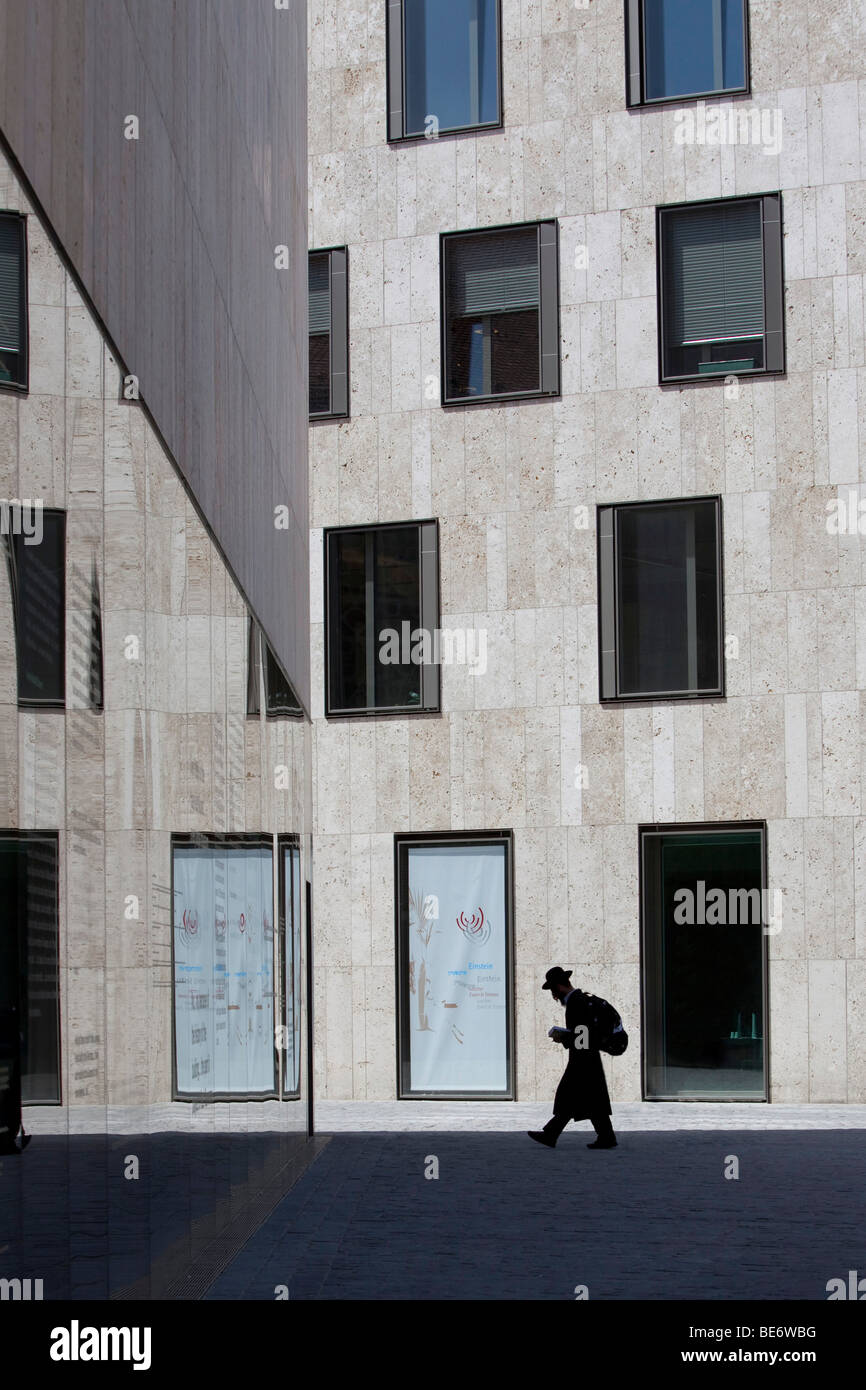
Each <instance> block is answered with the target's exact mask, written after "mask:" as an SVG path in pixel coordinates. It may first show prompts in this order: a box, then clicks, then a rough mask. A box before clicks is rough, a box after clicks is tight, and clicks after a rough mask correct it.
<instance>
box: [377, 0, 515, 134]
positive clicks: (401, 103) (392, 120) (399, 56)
mask: <svg viewBox="0 0 866 1390" xmlns="http://www.w3.org/2000/svg"><path fill="white" fill-rule="evenodd" d="M496 39H497V42H496V48H497V56H496V63H497V81H498V83H499V102H498V105H499V119H498V120H496V121H484V122H482V123H481V124H479V125H466V126H453V127H449V128H448V129H447V130H442V129H440V130H439V131H438V133H437V136H436V139H437V140H443V139H446V138H449V137H452V138H454V137H459V136H461V135H465V134H467V133H469V132H480V131H485V130H503V129H504V126H505V117H504V112H503V105H504V103H503V85H502V75H503V64H502V0H496ZM403 50H404V26H403V0H388V9H387V15H386V22H385V129H386V131H387V133H388V134H387V138H388V144H389V145H405V144H408V143H410V142H412V143H416V142H418V141H421V142H422V143H423V142H424V141H426V142H427V143H430V140H431V139H432V137H428V136H426V135H425V134H424V133H423V131H422V132H420V133H419V134H413V135H407V134H406V133H405V125H406V120H405V117H406V75H405V71H404V61H403ZM395 95H396V96H397V97H398V100H397V101H395V100H394V96H395Z"/></svg>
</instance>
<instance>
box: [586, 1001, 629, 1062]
mask: <svg viewBox="0 0 866 1390" xmlns="http://www.w3.org/2000/svg"><path fill="white" fill-rule="evenodd" d="M584 998H585V1000H586V1002H587V1005H588V1006H589V1010H590V1014H591V1023H590V1037H591V1038H592V1044H593V1046H594V1047H597V1048H598V1050H599V1052H607V1053H608V1054H609V1055H610V1056H611V1057H621V1056H622V1054H623V1053H624V1052H625V1050H626V1048H627V1047H628V1033H627V1032H626V1031H625V1029H624V1028H623V1026H622V1019H621V1018H620V1016H619V1014H618V1013H617V1011H616V1009H615V1008H614V1007H613V1004H609V1003H608V1002H607V1000H606V999H600V998H599V996H598V995H597V994H585V995H584Z"/></svg>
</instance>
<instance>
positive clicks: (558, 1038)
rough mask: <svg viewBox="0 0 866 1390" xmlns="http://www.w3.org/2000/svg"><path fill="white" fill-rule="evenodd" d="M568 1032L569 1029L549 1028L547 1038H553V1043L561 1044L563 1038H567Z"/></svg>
mask: <svg viewBox="0 0 866 1390" xmlns="http://www.w3.org/2000/svg"><path fill="white" fill-rule="evenodd" d="M570 1032H571V1029H570V1028H551V1030H550V1032H549V1033H548V1035H547V1036H548V1037H549V1038H553V1041H554V1042H562V1040H563V1038H567V1037H568V1036H569V1034H570Z"/></svg>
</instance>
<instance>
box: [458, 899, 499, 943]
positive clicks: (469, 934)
mask: <svg viewBox="0 0 866 1390" xmlns="http://www.w3.org/2000/svg"><path fill="white" fill-rule="evenodd" d="M456 920H457V925H458V927H459V928H460V930H461V931H462V933H463V935H464V936H465V937H466V939H467V941H469V942H471V943H472V945H473V946H484V945H485V944H486V943H487V942H488V941H489V940H490V930H491V928H490V923H489V922H488V921H487V919H486V918H485V916H484V909H483V908H481V907H479V909H478V911H477V912H473V913H472V916H471V917H467V916H466V913H465V912H461V913H460V915H459V917H458V918H457V919H456Z"/></svg>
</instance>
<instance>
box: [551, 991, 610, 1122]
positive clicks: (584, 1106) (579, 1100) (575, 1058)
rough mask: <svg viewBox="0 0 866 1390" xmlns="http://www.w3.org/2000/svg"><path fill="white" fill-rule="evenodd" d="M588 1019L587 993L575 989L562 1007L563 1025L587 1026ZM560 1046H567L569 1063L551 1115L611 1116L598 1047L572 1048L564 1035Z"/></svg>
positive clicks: (557, 1091) (571, 1117)
mask: <svg viewBox="0 0 866 1390" xmlns="http://www.w3.org/2000/svg"><path fill="white" fill-rule="evenodd" d="M590 1019H591V1014H590V1009H589V1005H588V1003H587V997H586V995H585V994H583V993H582V992H581V990H579V989H578V990H575V992H574V993H573V994H572V995H571V996H570V998H569V1000H568V1002H567V1004H566V1006H565V1025H564V1026H565V1027H566V1028H571V1029H575V1028H579V1027H580V1026H581V1025H586V1027H587V1028H589V1024H590ZM590 1034H591V1029H590ZM587 1041H589V1039H587ZM563 1046H564V1047H566V1048H567V1049H568V1066H567V1067H566V1069H565V1072H564V1074H563V1077H562V1080H561V1081H560V1083H559V1085H558V1086H557V1088H556V1096H555V1097H554V1101H553V1113H554V1115H567V1116H568V1117H569V1119H572V1120H589V1119H591V1118H592V1117H593V1116H594V1115H610V1114H611V1108H610V1096H609V1095H608V1093H607V1081H606V1080H605V1076H604V1067H603V1066H602V1063H601V1053H600V1052H599V1050H598V1048H597V1047H584V1048H581V1047H575V1046H574V1037H573V1036H571V1037H568V1038H566V1039H565V1040H564V1042H563Z"/></svg>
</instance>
